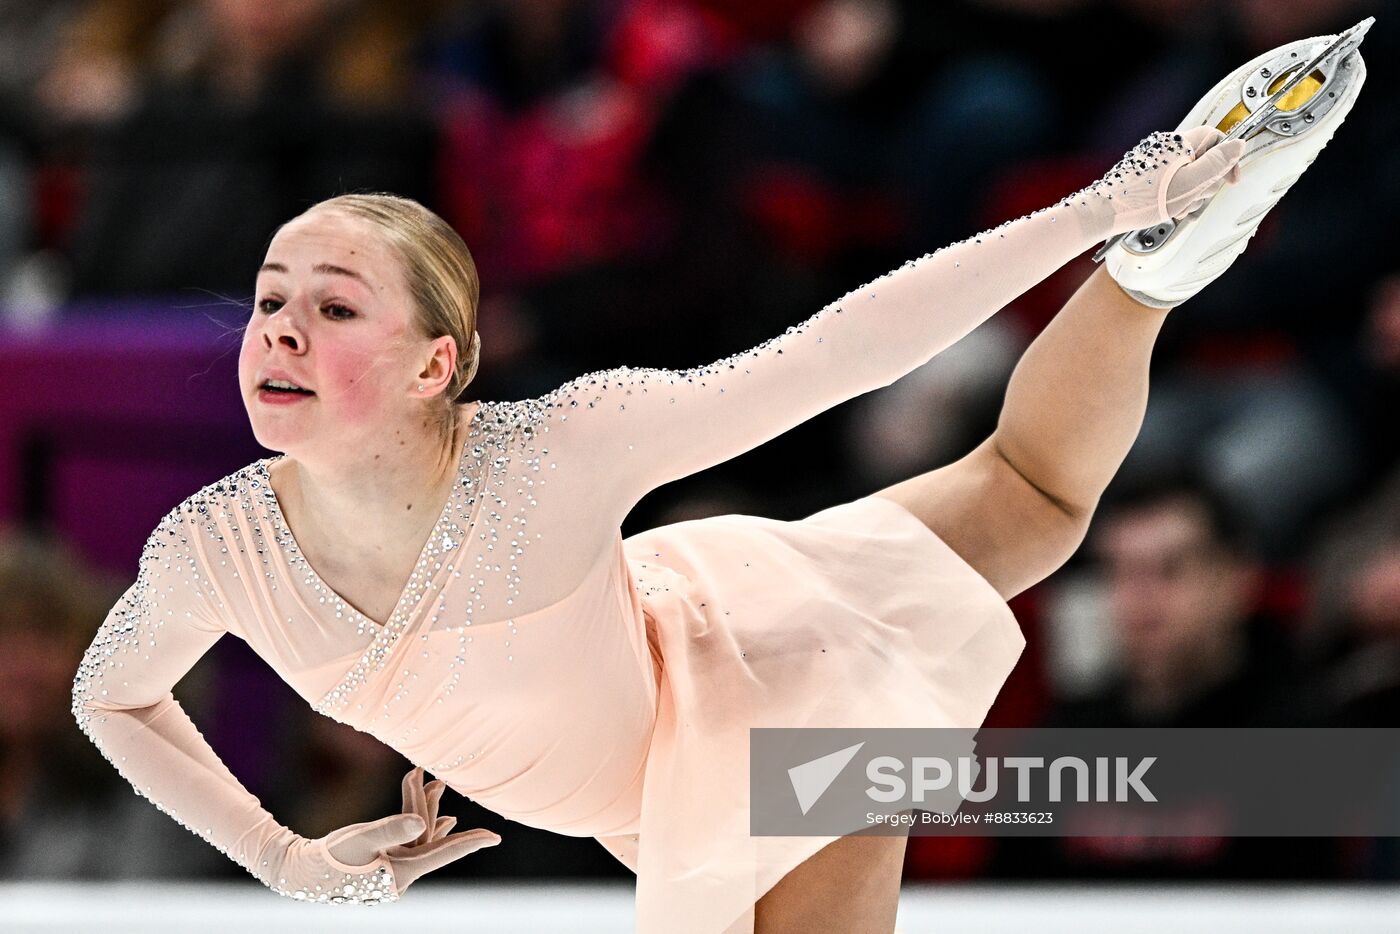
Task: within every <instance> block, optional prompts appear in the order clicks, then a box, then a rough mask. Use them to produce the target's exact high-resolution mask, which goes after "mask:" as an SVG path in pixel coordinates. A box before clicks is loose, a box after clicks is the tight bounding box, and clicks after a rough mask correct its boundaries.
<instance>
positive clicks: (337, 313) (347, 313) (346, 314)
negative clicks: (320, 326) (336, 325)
mask: <svg viewBox="0 0 1400 934" xmlns="http://www.w3.org/2000/svg"><path fill="white" fill-rule="evenodd" d="M321 310H322V311H324V312H326V313H327V314H329V315H330V316H331V317H332V318H335V319H336V320H337V321H348V320H349V319H351V318H353V317H355V312H353V311H351V310H350V309H349V308H346V307H345V306H344V305H338V304H335V303H332V304H330V305H326V306H325V307H324V308H322V309H321Z"/></svg>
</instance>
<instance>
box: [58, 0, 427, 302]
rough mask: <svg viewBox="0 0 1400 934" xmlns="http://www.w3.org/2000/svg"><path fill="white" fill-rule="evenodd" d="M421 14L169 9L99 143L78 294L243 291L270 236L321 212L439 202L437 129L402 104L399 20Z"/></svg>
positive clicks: (291, 5) (224, 4) (81, 225)
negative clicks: (339, 204) (354, 202)
mask: <svg viewBox="0 0 1400 934" xmlns="http://www.w3.org/2000/svg"><path fill="white" fill-rule="evenodd" d="M420 6H421V4H409V5H405V6H401V7H396V6H394V5H392V4H387V3H350V2H347V0H295V2H287V3H262V2H259V0H198V2H186V3H181V4H178V5H176V6H175V7H174V9H173V10H172V11H171V13H170V15H168V16H166V17H164V18H163V19H162V20H161V21H160V22H159V24H158V26H157V28H158V29H159V30H160V31H161V34H162V35H161V41H159V42H153V43H151V44H150V47H151V48H152V50H153V51H152V53H151V54H152V61H150V62H149V63H148V66H147V71H146V73H145V74H142V75H141V78H142V79H143V81H142V84H141V86H140V89H139V99H138V101H137V103H136V104H135V105H134V108H133V109H132V111H131V112H130V113H129V114H128V115H126V116H124V117H122V118H121V119H119V120H116V121H115V122H114V123H112V124H111V125H110V126H108V127H107V128H106V129H105V130H104V131H103V132H102V133H101V134H100V136H99V137H98V139H97V142H96V143H95V153H94V155H93V159H92V164H91V166H90V171H91V178H90V179H89V185H88V188H89V192H88V194H87V195H86V197H85V199H84V201H83V203H82V205H81V216H80V219H79V221H78V225H77V230H76V234H75V243H74V245H73V260H74V274H75V282H74V285H75V289H76V291H77V293H79V294H93V293H97V294H113V293H128V294H131V293H146V294H157V293H170V292H187V291H188V290H190V289H192V288H203V289H207V290H211V291H217V292H223V293H228V292H237V293H240V294H241V293H243V292H245V291H246V290H247V289H248V288H249V275H250V270H254V269H256V268H257V265H258V262H259V261H260V258H261V256H262V252H263V248H264V247H265V245H266V239H267V231H268V230H271V229H274V228H275V227H276V226H277V223H278V222H279V221H280V219H281V218H284V217H287V216H290V215H292V214H295V213H296V212H297V211H299V210H301V209H302V208H304V207H305V206H306V205H307V204H309V203H311V202H313V201H316V200H318V199H320V198H324V197H327V196H330V195H333V194H337V193H340V192H344V191H348V190H355V189H365V188H368V189H376V190H379V189H387V190H392V191H395V192H397V193H399V194H404V195H408V196H411V197H416V198H420V199H424V200H426V201H428V202H430V203H431V202H432V201H433V199H432V191H431V188H430V175H431V160H432V155H433V148H434V140H435V137H434V134H433V132H432V128H431V123H430V122H429V121H427V120H426V118H424V117H421V116H419V115H417V114H416V113H415V108H414V107H413V105H412V102H411V101H407V100H402V99H400V95H399V94H397V93H396V92H402V91H404V90H405V88H406V87H407V85H406V80H404V79H403V76H402V75H401V74H400V72H401V71H402V69H403V68H404V67H406V63H404V62H402V61H401V60H400V59H401V58H402V56H403V53H404V47H405V46H406V42H404V41H400V36H401V35H402V33H403V31H404V30H405V29H406V28H407V25H405V23H404V21H403V20H402V19H401V18H396V17H399V16H410V15H411V14H412V13H413V12H416V11H417V10H418V8H419V7H420ZM395 10H399V11H405V10H406V11H409V12H408V13H402V12H400V13H397V14H396V13H395Z"/></svg>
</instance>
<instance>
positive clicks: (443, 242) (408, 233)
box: [306, 194, 481, 430]
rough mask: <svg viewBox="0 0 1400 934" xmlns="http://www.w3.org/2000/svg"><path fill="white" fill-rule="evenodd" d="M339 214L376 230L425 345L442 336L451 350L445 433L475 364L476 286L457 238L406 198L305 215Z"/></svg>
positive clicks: (348, 201)
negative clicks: (393, 256)
mask: <svg viewBox="0 0 1400 934" xmlns="http://www.w3.org/2000/svg"><path fill="white" fill-rule="evenodd" d="M317 210H336V211H344V212H345V213H347V214H351V215H353V216H355V217H362V218H364V219H365V220H368V221H371V222H373V223H374V224H376V225H377V226H378V227H379V228H380V230H381V231H383V233H384V235H385V237H386V238H387V240H388V242H389V245H390V247H391V248H392V249H393V250H394V251H395V252H397V253H398V255H399V258H400V260H401V261H402V262H403V271H404V280H405V281H406V282H407V284H408V291H409V294H410V295H412V296H413V302H414V304H415V305H416V306H417V309H418V322H419V324H420V326H421V329H422V331H423V333H424V334H425V336H427V337H428V338H429V339H430V340H431V339H434V338H438V337H444V336H448V337H451V338H452V339H453V341H455V342H456V344H457V365H456V369H455V370H454V371H453V373H452V380H451V381H450V382H449V383H448V384H447V391H446V392H445V393H443V398H444V399H445V400H446V402H445V404H444V405H443V406H442V411H441V415H442V427H443V428H444V430H447V429H450V428H451V426H452V422H453V414H454V413H453V407H454V406H457V405H461V404H462V403H464V402H467V401H469V400H467V399H466V398H465V395H466V390H467V386H468V385H469V384H470V383H471V381H472V380H473V379H475V378H476V371H477V368H478V367H479V366H480V364H481V336H480V335H479V334H477V332H476V312H477V307H478V305H479V303H480V300H481V281H480V279H479V278H478V277H477V272H476V263H475V261H473V260H472V254H471V251H470V250H468V249H467V245H466V243H465V242H463V240H462V238H461V237H460V236H459V235H458V234H457V231H455V230H453V229H452V227H451V225H449V224H448V223H447V222H446V221H445V220H443V219H442V218H441V217H438V216H437V215H436V214H434V213H433V212H432V211H430V210H428V209H427V208H425V207H423V205H421V204H419V203H418V202H417V201H414V200H413V199H411V198H401V197H399V196H397V195H389V194H350V195H339V196H337V197H334V198H327V199H326V200H325V201H320V202H318V203H316V204H314V205H312V206H311V207H310V208H308V209H307V212H306V213H310V212H311V211H317Z"/></svg>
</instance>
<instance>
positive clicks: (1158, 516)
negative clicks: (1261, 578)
mask: <svg viewBox="0 0 1400 934" xmlns="http://www.w3.org/2000/svg"><path fill="white" fill-rule="evenodd" d="M1098 550H1099V554H1100V557H1101V559H1102V561H1103V566H1104V570H1105V572H1106V574H1107V578H1108V583H1109V590H1110V601H1111V611H1112V614H1113V624H1114V628H1115V631H1116V633H1117V636H1118V640H1119V645H1120V648H1121V649H1122V651H1123V655H1124V660H1125V661H1126V662H1127V664H1128V665H1129V667H1130V668H1133V667H1137V666H1139V665H1153V664H1160V663H1162V662H1163V661H1166V660H1169V659H1171V658H1175V657H1179V656H1180V655H1182V654H1183V653H1190V652H1207V651H1210V650H1211V648H1212V647H1213V646H1216V645H1220V644H1223V640H1222V639H1220V638H1219V637H1221V636H1223V635H1226V634H1229V633H1230V632H1231V631H1232V630H1234V629H1236V628H1237V627H1238V625H1239V624H1240V623H1242V622H1243V621H1244V619H1245V617H1246V615H1247V614H1248V612H1249V607H1250V603H1251V601H1252V599H1253V584H1254V577H1253V574H1252V572H1251V570H1250V569H1249V568H1247V567H1245V566H1244V565H1242V564H1241V563H1240V562H1239V561H1238V560H1237V559H1235V558H1234V557H1232V556H1231V555H1230V554H1229V552H1228V551H1226V550H1225V549H1224V548H1222V547H1220V545H1219V544H1218V543H1216V542H1215V541H1214V539H1213V537H1212V533H1211V528H1210V524H1209V521H1208V519H1207V516H1206V514H1205V511H1204V510H1203V509H1202V508H1201V507H1200V506H1199V505H1198V504H1195V503H1192V502H1191V501H1189V500H1186V499H1182V500H1176V501H1171V502H1165V503H1161V504H1156V505H1152V506H1150V507H1148V508H1146V509H1140V510H1132V511H1129V512H1125V513H1122V514H1120V515H1118V516H1115V517H1113V518H1112V519H1110V521H1109V522H1108V523H1107V525H1106V526H1105V527H1104V530H1103V533H1102V535H1101V536H1100V539H1099V549H1098Z"/></svg>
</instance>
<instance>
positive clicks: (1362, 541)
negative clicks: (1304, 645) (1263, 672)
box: [1308, 471, 1400, 727]
mask: <svg viewBox="0 0 1400 934" xmlns="http://www.w3.org/2000/svg"><path fill="white" fill-rule="evenodd" d="M1314 570H1315V580H1314V590H1313V594H1314V598H1313V603H1312V607H1311V613H1310V619H1309V627H1308V642H1309V644H1310V647H1311V648H1312V651H1313V654H1314V656H1315V657H1316V661H1317V664H1318V666H1319V669H1320V671H1319V675H1318V682H1317V685H1316V693H1315V695H1314V700H1315V702H1316V703H1318V704H1319V705H1320V707H1321V709H1322V710H1323V712H1324V716H1325V718H1326V720H1327V722H1328V723H1329V724H1330V725H1333V726H1357V727H1394V726H1400V471H1397V472H1395V473H1393V474H1392V475H1391V476H1390V478H1389V479H1388V480H1387V482H1386V483H1385V484H1383V485H1382V486H1381V488H1380V489H1379V490H1378V491H1377V492H1376V493H1374V494H1373V495H1372V496H1371V497H1369V498H1368V499H1366V500H1365V501H1363V502H1362V503H1361V504H1360V505H1359V506H1357V507H1356V508H1354V509H1352V510H1351V511H1349V512H1348V514H1347V515H1345V516H1344V517H1342V518H1341V519H1340V520H1339V521H1337V522H1336V523H1335V524H1334V525H1333V527H1332V528H1331V530H1330V533H1329V535H1328V536H1327V538H1326V540H1325V541H1324V543H1323V544H1322V545H1321V546H1320V547H1319V549H1318V552H1317V555H1316V560H1315V565H1314Z"/></svg>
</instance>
